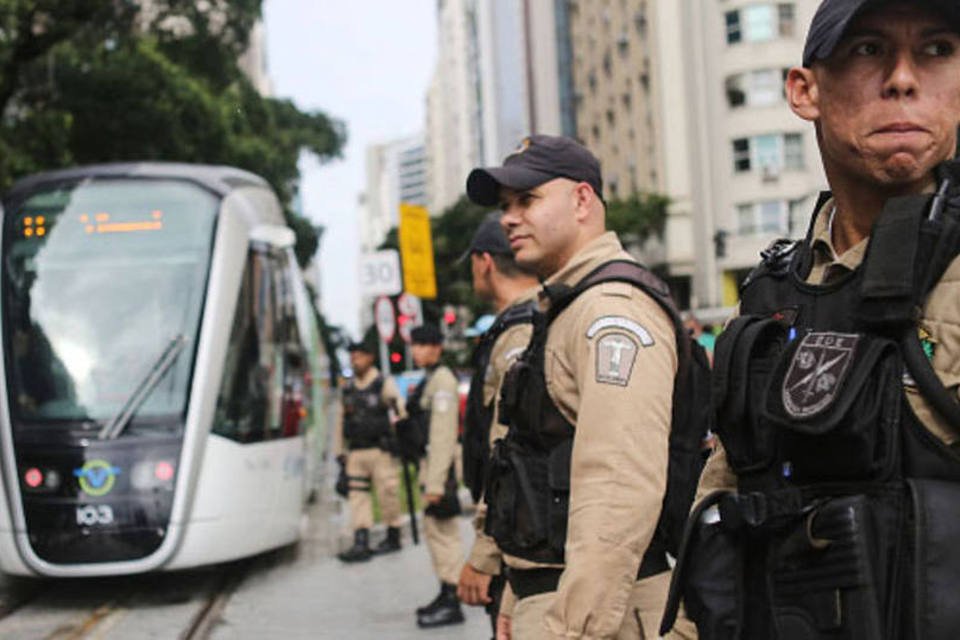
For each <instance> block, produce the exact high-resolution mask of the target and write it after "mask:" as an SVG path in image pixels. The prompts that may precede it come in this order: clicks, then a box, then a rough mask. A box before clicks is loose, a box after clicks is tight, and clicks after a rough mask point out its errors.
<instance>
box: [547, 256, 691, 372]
mask: <svg viewBox="0 0 960 640" xmlns="http://www.w3.org/2000/svg"><path fill="white" fill-rule="evenodd" d="M605 282H625V283H627V284H631V285H633V286H635V287H637V288H639V289H640V290H641V291H643V292H644V293H646V294H647V295H648V296H650V297H651V298H653V300H654V301H655V302H656V303H657V304H658V305H660V308H662V309H663V310H664V312H665V313H666V314H667V316H668V317H669V318H670V320H671V322H673V327H674V332H675V333H676V342H677V355H678V359H679V365H680V366H679V369H678V376H677V377H678V378H680V379H682V378H683V376H685V375H686V370H687V367H688V363H689V361H690V357H691V356H690V341H689V340H687V339H686V337H687V330H686V328H685V327H684V326H683V319H682V318H681V317H680V312H679V311H678V310H677V306H676V304H675V303H674V301H673V297H672V296H671V295H670V287H668V286H667V284H666V283H665V282H664V281H663V280H661V279H660V278H658V277H657V276H656V275H654V274H653V272H651V271H650V270H649V269H647V268H646V267H644V266H643V265H642V264H640V263H639V262H633V261H632V260H611V261H610V262H605V263H603V264H601V265H600V266H598V267H597V268H596V269H594V270H593V271H591V272H590V273H588V274H587V275H586V276H585V277H584V278H583V279H582V280H580V282H578V283H577V284H576V285H575V286H574V287H572V288H571V287H566V286H564V285H559V286H558V285H554V286H552V287H546V288H545V290H546V293H547V295H548V296H549V297H550V299H551V302H550V309H549V311H548V312H547V322H548V323H549V322H552V321H553V320H554V319H555V318H556V317H557V316H558V315H560V314H561V313H562V312H563V310H564V309H566V308H567V307H568V306H570V304H571V303H572V302H573V301H574V300H576V299H577V297H578V296H579V295H580V294H581V293H583V292H584V291H586V290H587V289H589V288H590V287H593V286H596V285H598V284H602V283H605Z"/></svg>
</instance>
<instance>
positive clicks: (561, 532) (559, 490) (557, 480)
mask: <svg viewBox="0 0 960 640" xmlns="http://www.w3.org/2000/svg"><path fill="white" fill-rule="evenodd" d="M572 453H573V439H572V438H571V439H569V440H566V441H564V442H562V443H561V444H559V445H557V446H556V447H554V448H553V449H552V450H551V451H550V456H549V457H548V458H547V486H548V487H549V488H550V502H549V504H548V505H547V530H548V533H547V537H548V539H549V541H550V548H551V549H553V551H554V552H555V553H557V554H558V556H559V557H560V559H561V561H562V558H563V554H564V550H565V547H566V543H567V514H568V512H569V508H570V456H571V454H572Z"/></svg>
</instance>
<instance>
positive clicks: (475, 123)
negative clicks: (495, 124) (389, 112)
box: [426, 0, 483, 215]
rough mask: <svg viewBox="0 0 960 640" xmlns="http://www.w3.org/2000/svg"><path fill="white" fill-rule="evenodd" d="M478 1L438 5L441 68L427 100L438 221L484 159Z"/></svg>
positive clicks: (443, 0)
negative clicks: (478, 44)
mask: <svg viewBox="0 0 960 640" xmlns="http://www.w3.org/2000/svg"><path fill="white" fill-rule="evenodd" d="M475 5H476V2H475V0H438V2H437V35H438V39H439V42H438V47H437V64H436V69H435V70H434V74H433V80H432V81H431V83H430V89H429V91H428V94H427V133H426V136H427V139H426V147H427V194H428V205H427V206H428V209H429V210H430V213H431V214H432V215H438V214H439V213H440V212H442V211H443V209H445V208H446V207H448V206H450V205H451V204H453V203H454V202H456V201H457V199H458V198H459V197H460V195H461V194H462V193H463V182H464V180H465V178H466V175H467V173H468V172H469V171H470V169H471V168H473V167H474V166H476V165H477V164H478V163H479V162H480V161H481V160H482V158H483V146H482V145H483V140H482V133H481V129H482V121H481V116H480V76H479V65H478V62H477V60H478V52H477V16H476V6H475Z"/></svg>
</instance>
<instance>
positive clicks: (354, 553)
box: [337, 529, 372, 562]
mask: <svg viewBox="0 0 960 640" xmlns="http://www.w3.org/2000/svg"><path fill="white" fill-rule="evenodd" d="M371 554H372V552H371V551H370V532H369V531H368V530H366V529H357V530H356V531H354V532H353V546H352V547H350V548H349V549H347V550H346V551H343V552H341V553H338V554H337V557H338V558H340V559H341V560H343V561H344V562H364V561H365V560H369V559H370V556H371Z"/></svg>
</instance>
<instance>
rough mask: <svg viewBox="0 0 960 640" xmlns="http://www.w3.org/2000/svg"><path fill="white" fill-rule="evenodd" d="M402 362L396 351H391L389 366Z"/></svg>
mask: <svg viewBox="0 0 960 640" xmlns="http://www.w3.org/2000/svg"><path fill="white" fill-rule="evenodd" d="M401 362H403V356H402V355H401V354H400V353H398V352H397V351H392V352H391V353H390V363H391V364H400V363H401Z"/></svg>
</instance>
